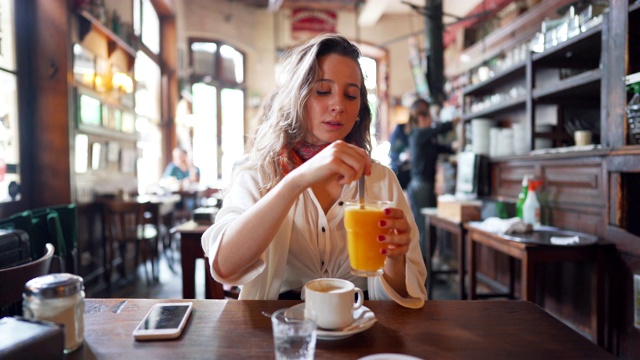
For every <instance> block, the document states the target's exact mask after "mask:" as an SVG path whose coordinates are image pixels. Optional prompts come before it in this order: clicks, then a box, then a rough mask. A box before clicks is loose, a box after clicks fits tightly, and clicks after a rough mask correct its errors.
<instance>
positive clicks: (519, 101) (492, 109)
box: [462, 96, 527, 121]
mask: <svg viewBox="0 0 640 360" xmlns="http://www.w3.org/2000/svg"><path fill="white" fill-rule="evenodd" d="M526 102H527V97H526V96H520V97H517V98H515V99H509V100H505V101H502V102H500V103H499V104H495V105H493V106H489V107H488V108H486V109H482V110H480V111H476V112H472V113H469V114H465V115H463V117H462V120H464V121H467V120H471V119H475V118H479V117H491V116H495V115H499V114H503V113H506V112H508V111H510V110H514V109H518V108H522V109H523V110H524V107H525V104H526Z"/></svg>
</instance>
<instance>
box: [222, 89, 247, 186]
mask: <svg viewBox="0 0 640 360" xmlns="http://www.w3.org/2000/svg"><path fill="white" fill-rule="evenodd" d="M220 97H221V98H220V101H221V103H222V107H221V110H222V134H223V136H222V145H221V149H222V182H223V184H227V183H228V182H229V180H231V170H232V169H233V164H234V163H235V162H236V161H237V160H238V159H240V158H241V157H242V154H244V92H243V91H242V90H237V89H222V92H221V93H220Z"/></svg>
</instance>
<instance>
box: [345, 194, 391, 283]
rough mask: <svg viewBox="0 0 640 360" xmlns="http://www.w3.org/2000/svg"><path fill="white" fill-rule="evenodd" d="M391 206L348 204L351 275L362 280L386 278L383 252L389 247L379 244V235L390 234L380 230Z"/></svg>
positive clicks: (346, 211) (346, 222) (348, 243)
mask: <svg viewBox="0 0 640 360" xmlns="http://www.w3.org/2000/svg"><path fill="white" fill-rule="evenodd" d="M389 206H391V204H390V203H388V202H379V203H367V204H365V208H364V209H361V208H360V204H359V203H356V202H348V203H347V206H346V207H345V210H344V227H345V229H346V230H347V246H348V249H349V261H350V263H351V272H352V273H353V274H355V275H360V276H377V275H382V266H383V265H384V260H385V258H386V257H385V256H384V255H382V254H381V253H380V250H381V249H383V248H385V247H386V244H382V243H380V242H379V241H378V235H380V234H384V233H386V232H388V231H386V230H383V229H380V226H379V223H380V220H382V219H384V213H383V209H384V208H385V207H389Z"/></svg>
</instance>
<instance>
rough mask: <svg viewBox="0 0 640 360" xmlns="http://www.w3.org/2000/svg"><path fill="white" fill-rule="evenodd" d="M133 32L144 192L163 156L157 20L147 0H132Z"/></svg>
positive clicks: (153, 180) (140, 182)
mask: <svg viewBox="0 0 640 360" xmlns="http://www.w3.org/2000/svg"><path fill="white" fill-rule="evenodd" d="M133 15H134V32H135V33H136V35H139V36H140V39H141V40H142V44H141V49H140V51H138V52H137V53H136V62H135V66H134V74H135V80H136V81H135V83H136V89H135V113H136V115H135V117H136V118H135V129H136V131H137V132H138V133H139V134H140V137H139V138H138V142H137V145H136V147H137V151H138V154H137V157H138V158H137V164H136V167H137V178H138V190H139V191H140V192H141V193H144V192H146V191H147V190H148V189H149V187H151V186H153V185H154V184H157V183H158V179H160V176H161V175H162V171H163V165H164V164H163V156H162V144H163V140H162V129H161V127H160V123H161V120H162V111H161V96H162V85H161V78H162V71H161V69H160V65H159V64H158V63H157V62H156V61H157V59H154V58H153V54H159V53H160V20H159V17H158V14H157V13H156V11H155V9H154V8H153V5H152V4H151V1H150V0H134V1H133Z"/></svg>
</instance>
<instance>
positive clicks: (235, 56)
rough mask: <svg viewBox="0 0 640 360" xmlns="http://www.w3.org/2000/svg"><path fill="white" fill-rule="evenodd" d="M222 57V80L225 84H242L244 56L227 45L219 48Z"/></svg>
mask: <svg viewBox="0 0 640 360" xmlns="http://www.w3.org/2000/svg"><path fill="white" fill-rule="evenodd" d="M220 55H221V56H222V78H223V79H224V80H225V81H227V82H235V83H236V84H242V82H244V56H242V54H241V53H240V52H238V51H237V50H236V49H234V48H232V47H231V46H229V45H222V46H221V47H220Z"/></svg>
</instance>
